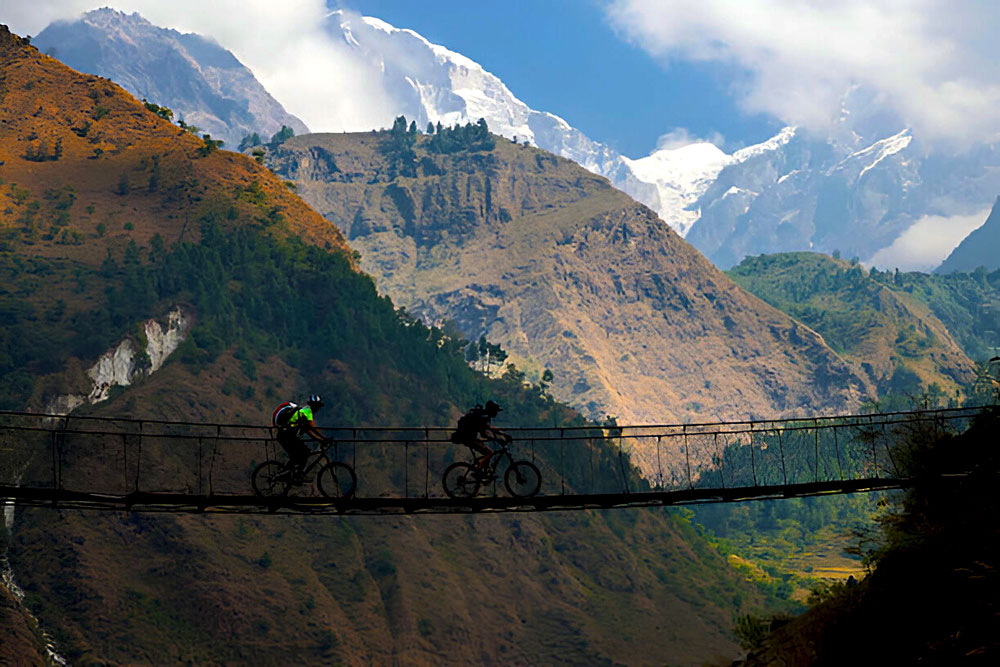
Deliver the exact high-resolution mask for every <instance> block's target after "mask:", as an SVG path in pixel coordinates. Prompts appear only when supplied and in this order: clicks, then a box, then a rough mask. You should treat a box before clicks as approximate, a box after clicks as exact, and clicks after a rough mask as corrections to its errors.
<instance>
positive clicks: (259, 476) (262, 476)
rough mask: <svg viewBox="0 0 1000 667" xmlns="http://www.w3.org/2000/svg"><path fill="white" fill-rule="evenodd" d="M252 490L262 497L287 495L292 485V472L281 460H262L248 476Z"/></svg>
mask: <svg viewBox="0 0 1000 667" xmlns="http://www.w3.org/2000/svg"><path fill="white" fill-rule="evenodd" d="M250 483H251V484H252V485H253V492H254V493H256V494H257V495H258V496H262V497H264V498H277V497H279V496H285V495H288V489H289V487H291V485H292V472H291V470H287V469H286V468H285V464H283V463H282V462H281V461H264V462H263V463H261V464H260V465H259V466H257V467H256V468H254V471H253V475H252V476H251V477H250Z"/></svg>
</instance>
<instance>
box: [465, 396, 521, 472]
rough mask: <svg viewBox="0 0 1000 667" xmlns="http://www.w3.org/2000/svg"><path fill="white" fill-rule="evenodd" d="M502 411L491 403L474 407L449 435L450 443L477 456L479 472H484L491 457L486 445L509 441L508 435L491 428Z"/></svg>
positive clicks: (491, 452) (490, 451)
mask: <svg viewBox="0 0 1000 667" xmlns="http://www.w3.org/2000/svg"><path fill="white" fill-rule="evenodd" d="M502 410H503V408H501V407H500V406H499V405H497V404H496V403H494V402H493V401H486V406H485V407H483V406H480V405H476V406H475V407H474V408H472V409H471V410H469V411H468V412H466V413H465V414H464V415H462V417H461V418H460V419H459V420H458V426H457V427H456V429H455V432H454V433H452V434H451V441H452V442H454V443H455V444H456V445H465V446H466V447H468V448H469V449H471V450H472V451H473V453H474V454H479V457H478V458H477V459H476V466H478V467H479V468H480V469H481V470H485V468H486V465H487V463H489V460H490V457H491V456H492V455H493V450H492V449H490V448H489V447H487V446H486V443H487V442H489V441H491V440H500V439H503V440H505V441H507V442H510V440H511V437H510V436H509V435H507V434H506V433H504V432H503V431H501V430H500V429H498V428H496V427H495V426H493V418H494V417H496V416H497V413H499V412H501V411H502Z"/></svg>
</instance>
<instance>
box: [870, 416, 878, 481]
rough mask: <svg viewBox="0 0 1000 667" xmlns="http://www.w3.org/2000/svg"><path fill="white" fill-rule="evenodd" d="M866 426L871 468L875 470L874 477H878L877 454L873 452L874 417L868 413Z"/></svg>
mask: <svg viewBox="0 0 1000 667" xmlns="http://www.w3.org/2000/svg"><path fill="white" fill-rule="evenodd" d="M868 426H869V437H870V438H871V441H872V470H874V471H875V479H878V478H879V475H878V455H877V454H876V453H875V419H874V417H873V416H872V415H868Z"/></svg>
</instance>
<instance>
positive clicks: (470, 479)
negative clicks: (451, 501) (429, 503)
mask: <svg viewBox="0 0 1000 667" xmlns="http://www.w3.org/2000/svg"><path fill="white" fill-rule="evenodd" d="M441 482H442V483H443V484H444V492H445V493H446V494H448V497H449V498H455V499H456V500H461V499H464V498H474V497H475V496H476V494H477V493H479V475H478V474H477V473H476V471H475V469H473V467H472V466H471V465H469V464H468V463H462V462H461V461H459V462H458V463H452V464H451V465H450V466H448V467H447V468H446V469H445V471H444V477H443V478H442V480H441Z"/></svg>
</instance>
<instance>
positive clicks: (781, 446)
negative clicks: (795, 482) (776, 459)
mask: <svg viewBox="0 0 1000 667" xmlns="http://www.w3.org/2000/svg"><path fill="white" fill-rule="evenodd" d="M778 452H780V453H781V479H782V480H784V482H785V484H788V471H787V470H786V469H785V443H784V440H783V439H782V437H781V429H778Z"/></svg>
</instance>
